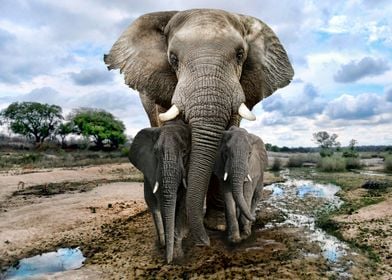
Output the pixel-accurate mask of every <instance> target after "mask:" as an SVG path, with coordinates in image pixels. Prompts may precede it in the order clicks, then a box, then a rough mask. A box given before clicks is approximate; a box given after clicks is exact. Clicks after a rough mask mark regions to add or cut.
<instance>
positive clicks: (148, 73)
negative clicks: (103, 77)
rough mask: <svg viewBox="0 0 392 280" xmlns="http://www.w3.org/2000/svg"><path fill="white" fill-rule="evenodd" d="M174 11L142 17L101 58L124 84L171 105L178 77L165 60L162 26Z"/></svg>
mask: <svg viewBox="0 0 392 280" xmlns="http://www.w3.org/2000/svg"><path fill="white" fill-rule="evenodd" d="M176 13H177V12H176V11H169V12H157V13H150V14H145V15H143V16H141V17H139V18H138V19H136V20H135V21H134V22H133V23H132V24H131V25H130V26H129V27H128V28H127V29H126V30H125V32H124V33H123V34H122V35H121V36H120V38H119V39H118V40H117V41H116V42H115V43H114V45H113V47H112V49H111V50H110V52H109V54H107V55H105V56H104V61H105V63H106V64H107V65H108V69H109V70H111V69H120V73H124V79H125V83H126V84H127V85H129V86H130V87H131V88H133V89H135V90H137V91H139V92H147V93H148V94H150V95H152V94H157V95H161V96H155V95H153V96H152V97H153V99H155V100H156V101H158V103H160V104H161V105H164V104H165V103H168V104H169V105H170V102H171V97H172V95H173V92H174V88H175V86H176V84H177V77H176V74H175V72H174V71H173V70H172V68H171V66H170V64H169V62H168V59H167V44H166V37H165V35H164V30H165V26H166V25H167V23H168V22H169V20H170V19H171V18H172V17H173V16H174V15H175V14H176Z"/></svg>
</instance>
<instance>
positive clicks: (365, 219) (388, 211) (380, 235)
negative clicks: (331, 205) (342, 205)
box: [334, 194, 392, 279]
mask: <svg viewBox="0 0 392 280" xmlns="http://www.w3.org/2000/svg"><path fill="white" fill-rule="evenodd" d="M334 220H336V221H338V222H339V225H340V227H341V228H340V230H339V231H340V232H341V233H342V235H343V237H344V239H345V240H350V241H352V242H355V243H356V244H359V245H360V246H366V247H370V248H372V251H374V252H376V253H377V255H378V257H379V262H380V265H381V270H382V271H383V272H384V274H385V277H384V278H383V279H392V278H389V277H391V275H392V222H391V221H392V196H391V195H390V194H389V196H388V197H387V198H386V200H385V201H383V202H380V203H378V204H374V205H369V206H366V207H363V208H361V209H359V210H358V211H357V212H356V213H354V214H352V215H341V216H337V217H335V218H334ZM388 275H389V276H388Z"/></svg>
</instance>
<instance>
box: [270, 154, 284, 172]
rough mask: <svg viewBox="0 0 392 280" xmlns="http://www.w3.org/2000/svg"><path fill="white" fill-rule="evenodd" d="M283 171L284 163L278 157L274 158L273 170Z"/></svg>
mask: <svg viewBox="0 0 392 280" xmlns="http://www.w3.org/2000/svg"><path fill="white" fill-rule="evenodd" d="M281 169H282V161H281V160H280V159H279V158H278V157H274V161H273V162H272V166H271V170H272V171H279V170H281Z"/></svg>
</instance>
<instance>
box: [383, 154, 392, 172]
mask: <svg viewBox="0 0 392 280" xmlns="http://www.w3.org/2000/svg"><path fill="white" fill-rule="evenodd" d="M384 170H385V172H388V173H392V156H387V157H385V160H384Z"/></svg>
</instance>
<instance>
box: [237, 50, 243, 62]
mask: <svg viewBox="0 0 392 280" xmlns="http://www.w3.org/2000/svg"><path fill="white" fill-rule="evenodd" d="M236 57H237V62H238V63H241V62H242V60H243V59H244V49H242V48H240V49H238V50H237V53H236Z"/></svg>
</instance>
